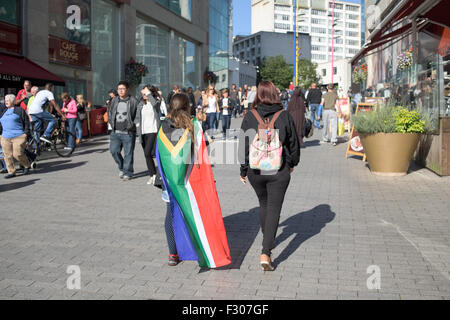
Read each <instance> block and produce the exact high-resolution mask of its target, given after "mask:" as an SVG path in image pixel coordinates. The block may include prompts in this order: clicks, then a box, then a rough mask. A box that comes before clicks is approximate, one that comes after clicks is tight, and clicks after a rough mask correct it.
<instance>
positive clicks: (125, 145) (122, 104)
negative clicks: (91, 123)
mask: <svg viewBox="0 0 450 320" xmlns="http://www.w3.org/2000/svg"><path fill="white" fill-rule="evenodd" d="M129 89H130V85H129V84H128V82H126V81H121V82H119V84H118V85H117V92H118V94H119V95H118V96H117V97H115V98H114V99H112V101H111V103H110V106H109V112H108V119H109V124H110V125H111V129H112V131H111V135H110V145H109V149H110V152H111V155H112V157H113V159H114V161H115V162H116V163H117V166H118V168H119V171H120V172H119V177H120V178H121V179H123V180H124V181H129V180H130V179H132V178H133V174H134V167H133V165H134V148H135V144H136V125H135V119H136V113H137V106H138V104H139V101H138V100H136V98H135V97H133V96H131V95H130V94H129ZM122 149H123V153H124V154H123V156H122Z"/></svg>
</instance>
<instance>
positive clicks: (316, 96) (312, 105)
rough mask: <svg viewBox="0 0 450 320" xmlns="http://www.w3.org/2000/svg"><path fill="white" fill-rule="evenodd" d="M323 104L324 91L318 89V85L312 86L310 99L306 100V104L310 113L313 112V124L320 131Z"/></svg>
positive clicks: (309, 93) (309, 94)
mask: <svg viewBox="0 0 450 320" xmlns="http://www.w3.org/2000/svg"><path fill="white" fill-rule="evenodd" d="M321 102H322V91H320V89H318V88H317V84H316V83H313V84H311V89H309V92H308V97H307V98H306V103H307V104H308V107H309V111H311V122H312V123H313V125H314V126H315V127H316V128H317V129H320V121H319V116H318V112H319V106H320V104H321Z"/></svg>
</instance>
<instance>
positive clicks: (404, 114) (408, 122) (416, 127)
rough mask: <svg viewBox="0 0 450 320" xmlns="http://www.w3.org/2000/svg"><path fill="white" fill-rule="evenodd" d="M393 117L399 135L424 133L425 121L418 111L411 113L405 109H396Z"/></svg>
mask: <svg viewBox="0 0 450 320" xmlns="http://www.w3.org/2000/svg"><path fill="white" fill-rule="evenodd" d="M393 116H394V119H395V124H396V132H398V133H424V131H425V121H424V120H422V116H421V114H420V113H419V112H418V111H410V110H408V109H406V108H403V107H397V108H395V109H394V112H393Z"/></svg>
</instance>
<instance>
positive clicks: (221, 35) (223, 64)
mask: <svg viewBox="0 0 450 320" xmlns="http://www.w3.org/2000/svg"><path fill="white" fill-rule="evenodd" d="M231 1H232V0H209V71H212V72H214V73H215V74H216V76H217V82H216V88H217V89H219V90H220V89H223V88H227V87H228V59H229V41H230V39H229V33H230V31H229V30H230V21H231V17H232V14H231V10H230V7H231Z"/></svg>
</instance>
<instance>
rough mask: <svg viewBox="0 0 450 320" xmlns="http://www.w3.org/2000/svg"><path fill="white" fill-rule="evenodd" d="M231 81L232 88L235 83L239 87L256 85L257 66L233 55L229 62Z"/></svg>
mask: <svg viewBox="0 0 450 320" xmlns="http://www.w3.org/2000/svg"><path fill="white" fill-rule="evenodd" d="M228 65H229V82H228V87H229V88H231V86H232V85H233V84H235V85H236V86H237V87H238V88H239V87H244V85H245V84H246V85H248V86H256V74H257V71H256V67H255V66H254V65H253V64H250V63H248V62H244V61H240V60H239V59H237V58H235V57H232V58H230V60H229V62H228Z"/></svg>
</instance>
